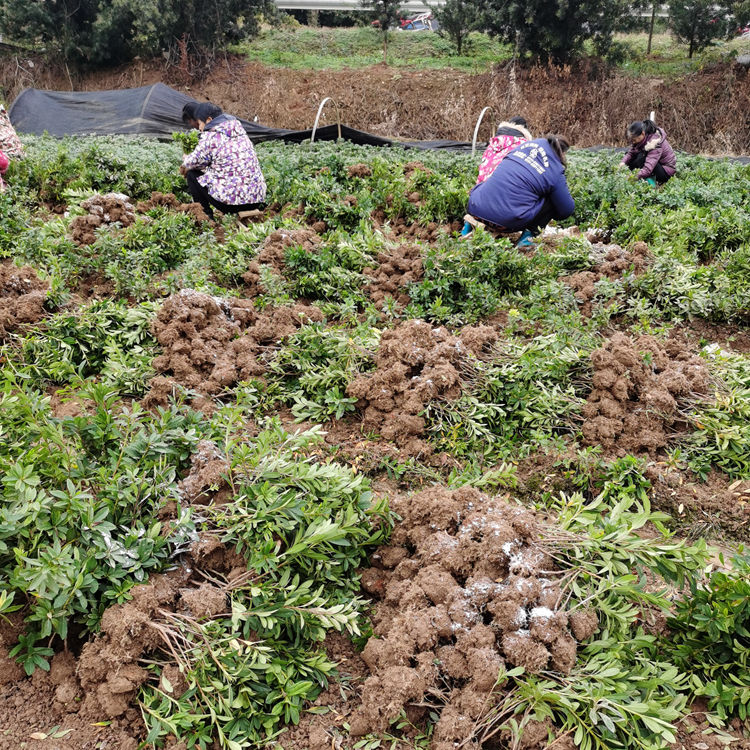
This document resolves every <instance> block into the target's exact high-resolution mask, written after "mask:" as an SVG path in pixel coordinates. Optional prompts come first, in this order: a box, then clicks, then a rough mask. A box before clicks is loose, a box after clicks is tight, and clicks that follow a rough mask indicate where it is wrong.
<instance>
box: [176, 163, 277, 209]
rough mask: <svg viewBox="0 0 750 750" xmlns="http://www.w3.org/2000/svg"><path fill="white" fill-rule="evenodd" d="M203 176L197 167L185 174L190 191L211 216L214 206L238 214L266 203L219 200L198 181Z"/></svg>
mask: <svg viewBox="0 0 750 750" xmlns="http://www.w3.org/2000/svg"><path fill="white" fill-rule="evenodd" d="M200 176H201V172H199V171H198V170H197V169H191V170H189V171H188V172H187V174H186V175H185V179H186V180H187V189H188V193H190V195H191V196H192V198H193V200H194V201H195V202H196V203H200V204H201V206H203V210H204V211H205V212H206V213H207V214H208V216H209V217H210V218H212V219H213V217H214V208H218V209H219V211H221V212H222V213H224V214H237V213H239V212H240V211H252V210H253V209H254V208H262V207H263V206H265V205H266V204H265V203H238V204H236V205H234V204H231V203H222V202H221V201H217V200H216V198H213V197H212V196H211V195H209V192H208V190H207V189H206V188H204V187H203V185H201V184H200V182H198V178H199V177H200Z"/></svg>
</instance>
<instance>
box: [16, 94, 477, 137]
mask: <svg viewBox="0 0 750 750" xmlns="http://www.w3.org/2000/svg"><path fill="white" fill-rule="evenodd" d="M191 101H195V100H194V99H193V98H192V97H189V96H187V95H186V94H183V93H181V92H179V91H176V90H175V89H173V88H170V87H169V86H165V85H164V84H163V83H155V84H153V85H151V86H141V87H139V88H135V89H119V90H116V91H44V90H42V89H24V90H23V91H22V92H21V93H20V94H19V95H18V96H17V97H16V99H15V101H14V102H13V104H12V105H11V108H10V111H9V113H8V114H9V115H10V121H11V123H13V126H14V127H15V129H16V130H17V131H18V132H19V133H33V134H36V135H41V134H43V133H45V132H46V133H49V134H50V135H54V136H60V137H61V136H66V135H147V136H155V137H162V138H168V137H169V136H170V135H171V133H174V132H175V131H178V130H185V129H186V128H185V125H184V124H183V122H182V108H183V107H184V106H185V104H187V103H188V102H191ZM240 122H242V125H243V127H244V128H245V130H246V132H247V134H248V135H249V136H250V139H251V140H252V141H253V142H255V143H260V142H262V141H275V140H283V141H286V142H288V143H302V142H303V141H306V140H309V139H310V137H311V136H312V130H285V129H283V128H268V127H265V126H264V125H259V124H258V123H254V122H248V121H247V120H240ZM339 130H340V133H341V137H342V138H344V139H345V140H347V141H352V142H353V143H360V144H363V145H368V146H393V145H400V146H404V147H406V148H422V149H433V148H442V149H457V150H470V149H471V144H470V143H461V142H457V141H396V140H392V139H390V138H381V137H380V136H377V135H372V134H371V133H365V132H363V131H361V130H356V129H354V128H350V127H349V126H348V125H341V126H339V125H324V126H322V127H319V128H318V129H317V131H316V133H315V140H320V141H333V140H336V139H337V138H338V137H339Z"/></svg>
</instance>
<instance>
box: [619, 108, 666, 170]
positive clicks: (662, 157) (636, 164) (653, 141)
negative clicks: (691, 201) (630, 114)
mask: <svg viewBox="0 0 750 750" xmlns="http://www.w3.org/2000/svg"><path fill="white" fill-rule="evenodd" d="M626 136H627V139H628V141H629V142H630V148H629V149H628V150H627V152H626V153H625V156H623V157H622V161H621V162H620V166H621V167H628V169H632V170H636V169H637V170H638V174H637V175H636V176H637V178H638V179H639V180H646V182H648V183H649V184H651V185H656V183H659V184H660V185H663V184H664V183H665V182H666V181H667V180H669V178H670V177H673V176H674V174H675V172H676V171H677V157H676V156H675V153H674V151H673V150H672V146H670V145H669V141H668V140H667V134H666V133H665V132H664V129H663V128H659V127H657V126H656V124H655V123H654V122H653V121H652V120H643V122H640V121H636V122H632V123H630V125H628V128H627V131H626Z"/></svg>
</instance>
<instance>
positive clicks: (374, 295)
mask: <svg viewBox="0 0 750 750" xmlns="http://www.w3.org/2000/svg"><path fill="white" fill-rule="evenodd" d="M378 263H379V265H378V266H377V267H376V268H365V269H364V270H363V272H362V273H363V274H364V275H365V276H367V277H369V278H370V279H371V281H370V283H369V284H368V286H367V288H366V291H367V293H368V294H369V295H370V299H371V300H372V301H373V303H374V304H375V307H377V308H378V309H381V310H382V309H383V306H384V305H383V303H384V302H385V300H386V299H387V298H392V299H393V300H394V301H395V302H396V305H397V307H400V308H403V307H404V306H406V305H408V304H409V302H410V297H409V295H408V294H407V292H406V287H407V286H408V285H409V284H411V283H413V282H415V281H420V280H421V278H422V275H423V268H422V248H420V247H419V246H418V245H410V244H403V245H397V246H396V247H394V248H393V249H391V250H389V251H388V252H383V253H378Z"/></svg>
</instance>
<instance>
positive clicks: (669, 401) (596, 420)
mask: <svg viewBox="0 0 750 750" xmlns="http://www.w3.org/2000/svg"><path fill="white" fill-rule="evenodd" d="M591 363H592V365H593V368H594V377H593V386H594V388H593V390H592V392H591V393H590V394H589V397H588V401H587V403H586V404H585V405H584V407H583V416H584V423H583V427H582V431H583V438H584V442H585V443H586V444H587V445H601V446H602V447H603V448H604V449H605V450H606V451H615V452H616V453H617V454H618V455H625V454H626V453H632V454H638V453H643V452H647V453H649V454H654V453H655V452H656V451H658V450H659V449H661V448H664V447H665V446H666V445H667V443H668V441H669V437H670V434H669V432H670V431H672V430H674V429H675V427H676V424H677V423H678V422H680V421H681V417H680V414H679V406H680V403H685V402H686V401H687V400H688V399H689V398H691V397H693V396H696V395H700V394H705V393H706V392H707V391H708V387H709V376H708V371H707V370H706V367H705V365H704V364H703V361H702V360H701V359H700V357H697V356H695V355H694V354H692V353H691V352H690V351H688V350H687V349H686V348H685V346H684V344H682V343H681V342H679V341H676V340H674V339H669V340H667V341H664V342H660V341H658V340H657V339H655V338H653V337H652V336H639V337H638V338H636V339H631V338H629V337H628V336H626V335H624V334H622V333H616V334H614V335H613V336H612V337H611V338H610V339H609V340H608V341H607V342H606V343H605V345H604V346H603V347H602V348H601V349H597V350H596V351H594V352H593V353H592V355H591Z"/></svg>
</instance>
